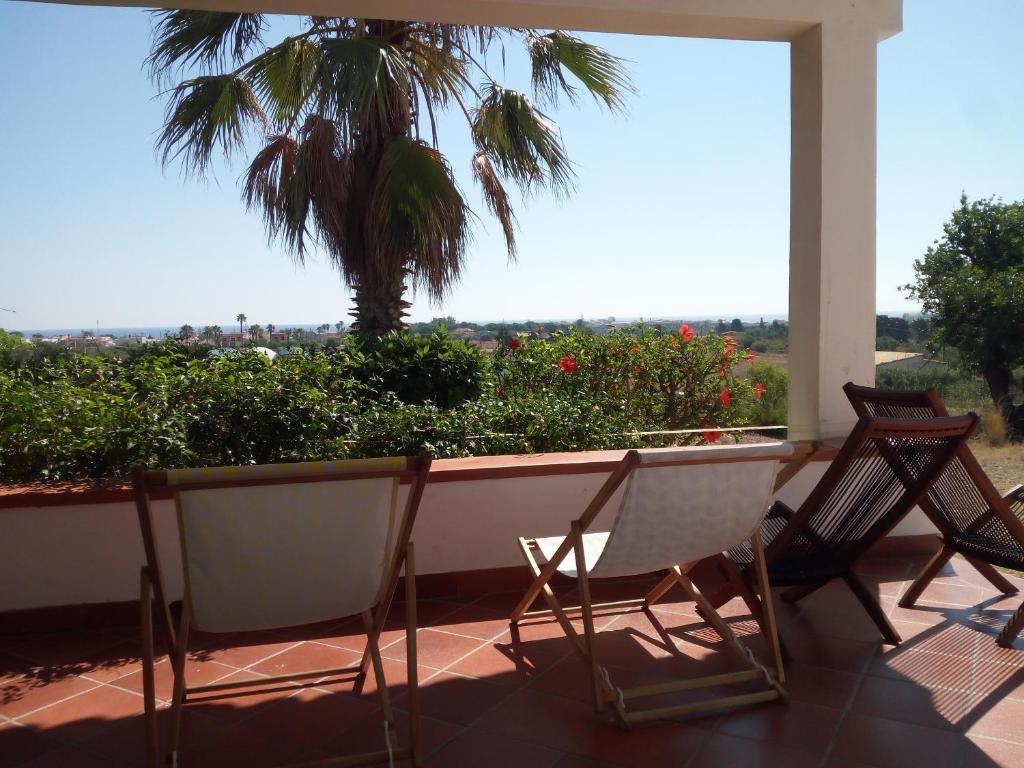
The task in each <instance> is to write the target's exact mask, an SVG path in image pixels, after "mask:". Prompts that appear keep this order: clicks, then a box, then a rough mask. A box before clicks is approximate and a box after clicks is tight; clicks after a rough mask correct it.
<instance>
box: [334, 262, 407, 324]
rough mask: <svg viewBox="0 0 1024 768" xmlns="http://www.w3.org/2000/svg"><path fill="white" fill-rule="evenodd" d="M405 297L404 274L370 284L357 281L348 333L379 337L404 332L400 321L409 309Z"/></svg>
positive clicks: (378, 277) (380, 277)
mask: <svg viewBox="0 0 1024 768" xmlns="http://www.w3.org/2000/svg"><path fill="white" fill-rule="evenodd" d="M404 295H405V270H402V271H400V272H398V273H397V274H395V273H390V274H380V273H378V274H377V275H375V276H374V279H372V280H360V281H358V282H357V283H356V285H355V296H354V297H353V301H354V305H355V306H354V308H353V310H352V311H351V312H349V314H350V315H352V316H353V317H354V318H355V322H353V323H352V330H353V331H354V332H356V333H358V334H360V335H362V336H383V335H384V334H386V333H389V332H390V331H402V330H405V327H406V326H405V320H404V318H405V317H406V316H407V315H408V314H409V313H408V312H406V311H405V310H407V309H408V308H409V307H410V306H412V305H411V304H410V303H409V302H407V301H406V300H405V299H404V298H403V296H404Z"/></svg>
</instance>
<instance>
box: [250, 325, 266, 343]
mask: <svg viewBox="0 0 1024 768" xmlns="http://www.w3.org/2000/svg"><path fill="white" fill-rule="evenodd" d="M249 338H250V339H252V340H253V341H259V340H260V339H262V338H263V329H262V328H261V327H260V324H259V323H253V324H252V325H250V326H249Z"/></svg>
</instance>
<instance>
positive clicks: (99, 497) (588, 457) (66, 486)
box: [0, 441, 836, 509]
mask: <svg viewBox="0 0 1024 768" xmlns="http://www.w3.org/2000/svg"><path fill="white" fill-rule="evenodd" d="M796 445H797V452H796V454H795V456H796V458H800V457H802V456H805V455H806V454H807V453H809V452H810V450H811V444H810V443H808V442H800V441H797V443H796ZM624 453H625V451H579V452H574V453H535V454H529V455H515V456H514V455H508V456H470V457H467V458H461V459H438V460H436V461H435V462H434V463H433V464H432V465H431V468H430V476H429V477H428V479H427V482H428V483H451V482H466V481H469V480H502V479H511V478H517V477H541V476H546V475H579V474H597V473H607V472H611V471H612V470H613V469H614V468H615V465H616V464H618V463H619V461H621V460H622V456H623V454H624ZM835 455H836V446H834V445H833V444H832V443H831V441H828V442H826V443H825V445H824V446H823V447H820V448H819V449H818V452H817V453H816V454H815V455H814V458H813V461H831V460H832V459H833V458H835ZM153 497H154V498H168V499H169V498H171V495H170V493H167V492H164V493H161V494H153ZM132 498H133V497H132V488H131V483H130V482H129V481H128V480H126V479H124V478H114V479H110V480H92V481H90V480H83V481H80V482H66V483H53V484H47V483H31V484H27V485H7V486H0V509H13V508H16V507H58V506H72V505H76V504H111V503H119V502H130V501H132Z"/></svg>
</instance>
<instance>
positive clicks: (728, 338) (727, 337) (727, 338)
mask: <svg viewBox="0 0 1024 768" xmlns="http://www.w3.org/2000/svg"><path fill="white" fill-rule="evenodd" d="M722 341H724V342H725V343H726V344H732V343H734V342H735V341H736V339H734V338H733V337H732V336H730V335H729V334H726V335H725V336H723V337H722Z"/></svg>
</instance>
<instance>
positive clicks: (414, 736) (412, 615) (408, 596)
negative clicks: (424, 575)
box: [405, 541, 422, 768]
mask: <svg viewBox="0 0 1024 768" xmlns="http://www.w3.org/2000/svg"><path fill="white" fill-rule="evenodd" d="M405 637H406V650H405V658H406V667H407V677H408V679H409V681H408V684H407V689H408V694H407V696H408V703H409V751H410V752H411V754H412V764H413V765H414V766H416V767H417V768H419V766H420V765H422V748H421V747H420V691H419V673H418V670H417V666H416V665H417V661H416V566H415V562H414V560H413V546H412V542H411V541H410V542H409V545H408V547H406V551H405Z"/></svg>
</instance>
